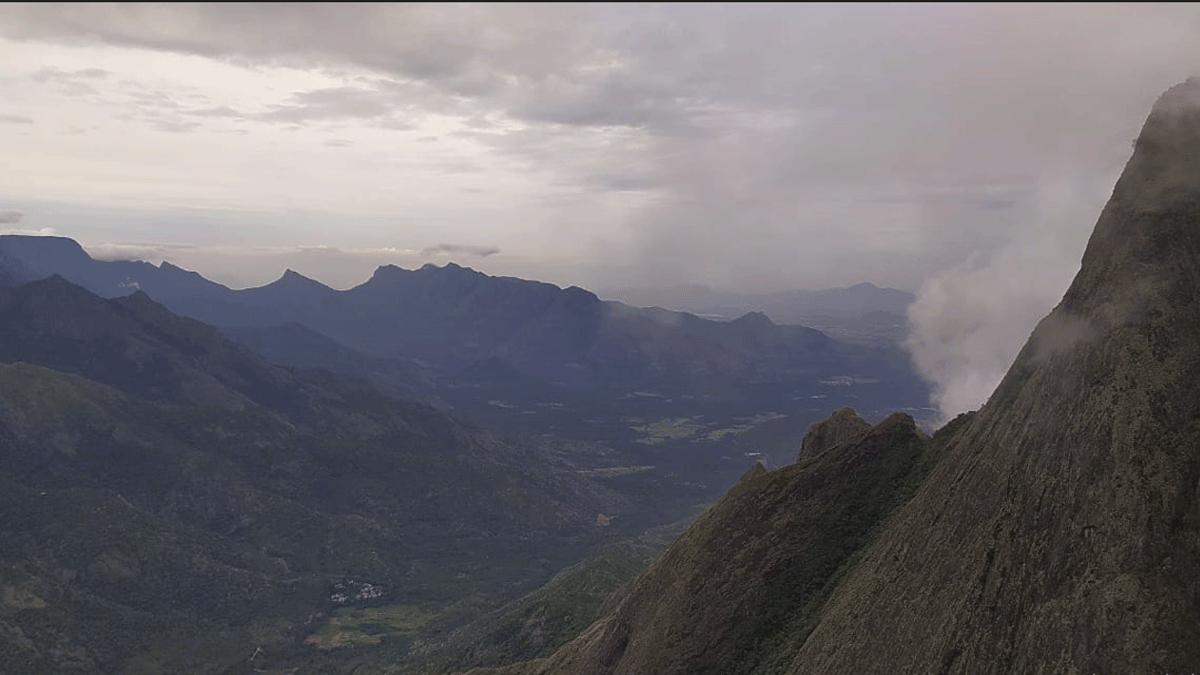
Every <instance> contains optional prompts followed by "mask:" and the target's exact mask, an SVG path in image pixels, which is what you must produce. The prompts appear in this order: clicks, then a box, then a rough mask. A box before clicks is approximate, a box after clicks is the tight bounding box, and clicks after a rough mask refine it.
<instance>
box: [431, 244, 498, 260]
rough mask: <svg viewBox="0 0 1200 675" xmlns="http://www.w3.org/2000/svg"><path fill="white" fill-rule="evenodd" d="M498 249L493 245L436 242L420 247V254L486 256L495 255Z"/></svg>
mask: <svg viewBox="0 0 1200 675" xmlns="http://www.w3.org/2000/svg"><path fill="white" fill-rule="evenodd" d="M499 252H500V249H498V248H496V247H495V246H473V245H471V244H438V245H437V246H430V247H429V248H426V249H422V250H421V255H424V256H438V255H469V256H475V257H477V258H486V257H488V256H490V255H496V254H497V253H499Z"/></svg>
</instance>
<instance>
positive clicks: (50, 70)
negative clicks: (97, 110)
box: [30, 66, 112, 82]
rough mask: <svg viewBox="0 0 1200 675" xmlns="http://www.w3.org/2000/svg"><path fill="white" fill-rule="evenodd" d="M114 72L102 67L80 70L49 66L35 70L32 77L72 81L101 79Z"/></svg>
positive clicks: (37, 79) (47, 80)
mask: <svg viewBox="0 0 1200 675" xmlns="http://www.w3.org/2000/svg"><path fill="white" fill-rule="evenodd" d="M111 74H112V73H110V72H108V71H107V70H104V69H102V68H82V69H79V70H62V69H61V68H54V67H52V66H47V67H45V68H39V69H38V70H36V71H34V73H33V74H32V75H30V78H32V79H33V81H34V82H49V81H52V80H56V81H59V82H71V81H75V80H101V79H104V78H106V77H108V76H109V75H111Z"/></svg>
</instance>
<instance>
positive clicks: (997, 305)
mask: <svg viewBox="0 0 1200 675" xmlns="http://www.w3.org/2000/svg"><path fill="white" fill-rule="evenodd" d="M1116 175H1117V174H1116V173H1113V174H1112V175H1111V176H1110V177H1108V179H1107V180H1103V181H1101V180H1088V179H1083V178H1080V177H1078V176H1071V175H1070V174H1069V173H1066V172H1047V175H1046V177H1045V178H1044V179H1043V180H1042V181H1041V182H1039V184H1038V187H1037V190H1036V192H1035V193H1034V194H1033V195H1031V196H1030V198H1029V199H1028V200H1027V201H1028V203H1029V204H1030V207H1029V208H1022V209H1017V210H1015V212H1014V213H1013V214H1012V218H1013V222H1012V224H1011V226H1010V228H1009V232H1010V235H1011V236H1010V237H1009V238H1008V239H1007V240H1006V241H1005V242H1004V243H1003V244H1002V245H1001V246H999V247H998V248H997V249H995V250H994V252H992V253H990V254H984V253H982V252H977V253H976V254H975V255H973V256H971V257H970V258H969V259H968V260H966V261H964V262H962V263H960V264H958V265H956V266H954V267H951V268H950V269H947V270H945V271H943V272H941V273H938V274H935V275H933V276H931V277H930V278H929V279H928V280H926V281H925V282H924V283H923V284H922V285H921V286H920V288H919V290H918V291H917V299H916V301H915V302H914V303H913V304H912V305H911V306H910V307H909V309H908V319H909V325H910V334H909V337H908V339H907V340H906V343H905V346H906V347H907V348H908V350H909V352H910V353H911V355H912V360H913V364H914V366H915V367H916V368H917V370H918V372H919V373H920V374H921V375H922V376H923V377H925V378H926V379H927V380H928V381H929V382H930V383H931V384H932V385H933V401H932V405H933V407H934V408H935V409H936V410H937V411H938V414H939V415H940V418H941V419H940V420H939V422H940V423H944V422H946V421H949V420H950V419H952V418H953V417H954V416H955V415H958V414H959V413H963V412H967V411H969V410H975V409H977V408H979V407H980V406H981V405H982V404H983V403H985V402H986V401H987V399H988V397H989V396H991V394H992V392H993V391H994V390H995V389H996V386H997V385H999V384H1000V380H1001V379H1003V378H1004V375H1005V373H1007V372H1008V369H1009V367H1010V366H1011V365H1012V362H1013V360H1014V359H1015V358H1016V356H1017V353H1018V352H1019V351H1020V350H1021V348H1022V347H1023V346H1024V345H1025V343H1026V341H1028V339H1029V337H1030V335H1031V333H1032V332H1033V329H1034V327H1035V326H1036V325H1037V323H1038V321H1039V320H1041V319H1042V318H1043V317H1045V316H1046V315H1047V314H1049V312H1050V311H1051V310H1052V309H1053V308H1054V306H1055V305H1056V304H1058V302H1059V301H1060V300H1061V299H1062V297H1063V294H1064V293H1065V292H1066V290H1067V287H1068V285H1069V284H1070V282H1071V279H1072V278H1074V276H1075V274H1076V273H1077V272H1078V271H1079V262H1080V259H1081V258H1082V256H1083V251H1084V248H1085V246H1086V245H1087V239H1088V236H1089V235H1090V233H1091V231H1092V229H1093V227H1094V226H1095V223H1096V219H1097V218H1098V217H1099V215H1100V210H1101V209H1102V208H1103V206H1104V202H1105V201H1106V200H1107V199H1108V197H1109V195H1110V194H1111V190H1112V185H1113V183H1114V182H1115V181H1116Z"/></svg>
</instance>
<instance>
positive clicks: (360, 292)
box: [0, 235, 925, 403]
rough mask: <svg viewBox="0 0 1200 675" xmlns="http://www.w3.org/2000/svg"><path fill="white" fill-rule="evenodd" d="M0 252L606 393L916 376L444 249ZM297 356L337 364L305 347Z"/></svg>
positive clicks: (754, 325) (117, 283) (437, 366)
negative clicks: (319, 254) (494, 269)
mask: <svg viewBox="0 0 1200 675" xmlns="http://www.w3.org/2000/svg"><path fill="white" fill-rule="evenodd" d="M0 256H3V257H0V269H5V270H8V276H10V277H12V279H13V280H14V281H21V280H28V279H29V277H30V276H33V277H35V278H43V277H46V276H50V275H51V274H58V275H60V276H62V277H63V278H64V279H66V280H67V281H70V282H72V283H75V284H78V285H80V286H82V287H84V288H87V289H88V290H90V291H92V292H93V293H95V294H97V295H100V296H102V297H107V298H114V297H120V296H124V295H128V294H130V293H133V292H135V291H141V292H143V293H146V294H147V295H149V296H150V297H151V298H153V299H154V300H155V301H156V302H160V303H162V304H163V305H165V306H166V307H168V308H170V309H171V311H173V312H175V313H177V314H181V315H184V316H189V317H192V318H196V319H199V320H201V321H204V322H206V323H209V324H212V325H215V326H218V327H220V328H222V329H228V330H229V333H230V334H231V335H242V336H245V337H247V339H250V336H251V335H252V333H248V332H245V331H246V330H247V329H267V328H276V327H278V326H281V325H285V324H289V323H290V324H299V325H301V326H304V327H305V328H307V329H309V330H311V331H314V332H316V333H319V334H321V335H323V336H326V337H328V338H329V339H331V340H333V341H334V342H336V343H338V344H339V345H342V346H343V347H346V348H349V349H351V350H354V351H358V352H361V353H362V354H364V355H366V356H369V357H376V358H383V359H398V360H403V361H412V360H415V361H419V362H421V363H422V364H424V365H425V366H426V367H427V368H429V369H432V370H429V371H428V374H429V375H430V376H432V377H434V378H435V379H438V378H441V379H449V378H456V377H458V374H460V373H463V372H464V370H465V369H467V368H468V367H469V366H471V364H474V363H479V362H484V361H487V360H488V359H500V360H502V361H504V362H505V363H507V364H509V365H510V366H511V367H512V368H513V369H515V371H517V372H518V373H520V374H521V375H522V376H524V377H527V378H532V379H533V380H537V381H540V382H542V383H544V384H549V385H554V386H561V387H568V388H573V389H577V390H584V391H590V390H599V391H608V392H615V393H617V394H621V393H625V392H629V391H633V390H643V389H651V390H660V391H666V392H669V393H680V394H688V395H700V394H722V395H728V394H729V393H730V392H734V391H737V390H738V389H740V388H745V387H746V386H748V385H751V384H755V383H762V382H776V383H788V382H800V383H808V384H811V382H812V381H814V379H818V378H820V377H825V376H836V375H846V374H849V375H855V376H860V377H864V378H867V379H879V377H880V373H885V374H886V375H885V376H886V377H887V378H894V379H895V380H896V382H895V384H896V389H898V390H902V391H911V392H913V398H914V399H921V397H922V396H923V393H924V389H925V387H924V385H923V383H921V382H920V380H919V378H917V377H916V375H915V374H914V373H913V372H912V369H911V367H910V366H909V364H908V359H907V357H906V356H905V355H904V354H903V353H902V352H901V351H900V350H899V349H894V348H893V349H882V348H867V347H859V346H853V345H847V344H843V343H840V342H838V341H836V340H832V339H830V338H829V337H828V336H826V335H824V334H823V333H821V332H820V331H817V330H813V329H808V328H803V327H800V326H784V325H776V324H775V323H774V322H772V321H771V320H770V319H769V318H767V317H766V315H764V314H762V313H754V314H750V315H747V316H745V317H742V319H739V320H738V321H734V322H723V321H712V320H708V319H702V318H700V317H697V316H695V315H692V314H688V313H681V312H671V311H667V310H662V309H656V308H649V309H638V308H634V307H630V306H628V305H623V304H621V303H618V302H611V301H602V300H600V299H599V298H598V297H597V296H596V295H595V294H593V293H591V292H589V291H587V290H584V289H582V288H578V287H574V286H572V287H569V288H560V287H558V286H555V285H553V284H548V283H542V282H537V281H528V280H524V279H517V278H513V277H493V276H489V275H486V274H483V273H481V272H478V271H476V270H472V269H470V268H466V267H462V266H460V265H457V264H454V263H447V264H446V265H444V266H441V267H438V266H435V265H432V264H427V265H425V266H423V267H421V268H420V269H416V270H407V269H403V268H400V267H396V266H394V265H384V266H382V267H379V268H378V269H377V270H376V271H375V273H374V274H373V275H372V277H371V278H370V279H369V280H367V281H366V282H364V283H362V284H360V285H359V286H356V287H354V288H351V289H348V290H345V291H339V290H335V289H332V288H329V287H327V286H324V285H323V284H321V283H319V282H317V281H314V280H312V279H308V278H307V277H304V276H303V275H301V274H298V273H297V272H294V271H292V270H288V271H287V272H285V273H284V274H283V275H282V276H281V277H280V278H279V279H278V280H276V281H274V282H272V283H270V284H267V285H265V286H261V287H258V288H249V289H242V290H231V289H229V288H226V287H225V286H222V285H220V284H217V283H213V282H211V281H208V280H206V279H204V278H203V277H201V276H200V275H198V274H196V273H195V272H189V271H186V270H182V269H181V268H178V267H176V266H174V265H171V264H170V263H168V262H163V263H162V264H161V265H158V266H155V265H152V264H149V263H145V262H129V261H115V262H106V261H98V260H93V259H92V258H90V257H89V256H88V255H87V253H86V252H84V251H83V249H82V248H81V247H80V246H79V245H78V244H77V243H76V242H74V241H73V240H70V239H65V238H61V237H25V236H16V235H7V236H0ZM5 261H8V262H9V263H11V264H8V265H7V266H5V265H6V262H5ZM2 281H3V278H0V282H2ZM277 334H278V335H280V336H282V337H286V336H285V334H284V333H283V332H279V331H277ZM258 335H259V338H261V337H262V333H261V332H260V333H259V334H258ZM293 337H295V336H293ZM256 345H257V346H259V347H261V346H262V341H261V339H260V340H259V341H258V342H257V343H256ZM276 351H277V352H280V353H283V352H286V351H287V349H286V348H285V349H280V350H276ZM308 356H309V357H311V356H313V354H312V353H311V352H310V353H309V354H308ZM331 357H332V358H341V357H340V356H336V357H334V356H332V353H331ZM289 362H290V361H289ZM304 365H306V366H315V367H324V368H331V369H337V368H339V367H342V366H339V365H338V364H337V363H335V362H333V361H331V362H329V363H319V362H316V361H312V360H311V358H310V359H309V360H307V361H305V362H304ZM342 365H343V366H344V364H342ZM917 402H919V401H917V400H914V403H917Z"/></svg>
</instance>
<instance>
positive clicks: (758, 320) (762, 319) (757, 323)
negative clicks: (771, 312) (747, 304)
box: [733, 311, 775, 328]
mask: <svg viewBox="0 0 1200 675" xmlns="http://www.w3.org/2000/svg"><path fill="white" fill-rule="evenodd" d="M733 324H734V325H738V326H750V327H762V328H773V327H774V326H775V322H774V321H771V317H769V316H767V315H766V314H763V313H762V312H759V311H753V312H746V313H745V314H743V315H741V316H739V317H738V318H736V319H734V320H733Z"/></svg>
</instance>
